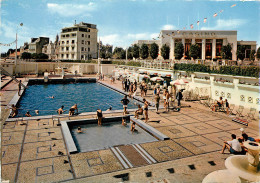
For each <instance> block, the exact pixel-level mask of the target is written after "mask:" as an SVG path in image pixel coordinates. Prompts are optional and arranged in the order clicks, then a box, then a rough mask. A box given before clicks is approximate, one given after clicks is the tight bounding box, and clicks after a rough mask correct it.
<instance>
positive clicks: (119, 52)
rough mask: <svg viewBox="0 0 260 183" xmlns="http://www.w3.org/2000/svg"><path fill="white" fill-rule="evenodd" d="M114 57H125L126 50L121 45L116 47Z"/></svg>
mask: <svg viewBox="0 0 260 183" xmlns="http://www.w3.org/2000/svg"><path fill="white" fill-rule="evenodd" d="M113 57H114V58H117V59H125V50H124V49H123V48H120V47H116V48H115V49H114V52H113Z"/></svg>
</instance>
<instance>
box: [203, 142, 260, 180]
mask: <svg viewBox="0 0 260 183" xmlns="http://www.w3.org/2000/svg"><path fill="white" fill-rule="evenodd" d="M244 146H245V147H246V148H247V149H248V152H247V155H234V156H230V157H228V158H227V159H226V161H225V166H226V168H227V170H218V171H215V172H212V173H210V174H208V175H207V176H206V177H205V178H204V179H203V183H209V182H229V181H228V180H230V178H231V177H232V178H233V180H234V181H232V182H241V181H242V182H260V164H259V152H260V145H259V143H256V142H251V141H246V142H244ZM237 178H240V181H238V179H237Z"/></svg>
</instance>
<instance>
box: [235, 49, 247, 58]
mask: <svg viewBox="0 0 260 183" xmlns="http://www.w3.org/2000/svg"><path fill="white" fill-rule="evenodd" d="M245 51H246V47H245V46H244V45H238V46H237V58H238V59H240V60H244V58H245Z"/></svg>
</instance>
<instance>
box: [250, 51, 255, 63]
mask: <svg viewBox="0 0 260 183" xmlns="http://www.w3.org/2000/svg"><path fill="white" fill-rule="evenodd" d="M250 60H252V61H255V50H251V52H250Z"/></svg>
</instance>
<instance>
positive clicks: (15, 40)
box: [15, 23, 23, 66]
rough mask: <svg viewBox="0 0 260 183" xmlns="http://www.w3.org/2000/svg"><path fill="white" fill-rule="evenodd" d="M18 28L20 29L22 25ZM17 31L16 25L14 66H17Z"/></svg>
mask: <svg viewBox="0 0 260 183" xmlns="http://www.w3.org/2000/svg"><path fill="white" fill-rule="evenodd" d="M20 26H21V27H22V26H23V23H20ZM17 31H18V25H17V28H16V35H15V36H16V37H15V66H16V64H17Z"/></svg>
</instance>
